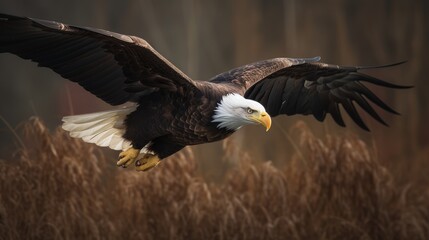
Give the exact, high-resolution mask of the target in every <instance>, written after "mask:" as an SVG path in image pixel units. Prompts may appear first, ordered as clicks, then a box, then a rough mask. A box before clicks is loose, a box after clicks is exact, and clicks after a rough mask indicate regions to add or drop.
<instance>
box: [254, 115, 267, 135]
mask: <svg viewBox="0 0 429 240" xmlns="http://www.w3.org/2000/svg"><path fill="white" fill-rule="evenodd" d="M253 119H254V120H255V121H256V122H257V123H259V124H261V125H262V126H264V127H265V131H267V132H268V130H270V128H271V117H270V115H269V114H268V113H266V112H263V113H261V114H260V115H259V116H256V117H255V118H253Z"/></svg>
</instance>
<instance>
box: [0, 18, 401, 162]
mask: <svg viewBox="0 0 429 240" xmlns="http://www.w3.org/2000/svg"><path fill="white" fill-rule="evenodd" d="M2 52H4V53H12V54H15V55H17V56H19V57H21V58H23V59H30V60H32V61H34V62H37V63H38V65H39V66H42V67H48V68H50V69H52V70H53V71H54V72H56V73H58V74H59V75H61V76H62V77H63V78H66V79H68V80H70V81H73V82H76V83H77V84H79V85H81V86H82V87H83V88H84V89H86V90H87V91H89V92H91V93H92V94H94V95H95V96H97V97H98V98H100V99H102V100H104V101H105V102H107V103H109V104H111V105H113V106H116V105H121V104H127V105H128V106H127V107H124V108H117V109H113V110H110V111H105V112H98V113H89V114H84V115H76V116H67V117H64V118H63V122H64V123H63V129H65V130H66V131H68V132H70V135H71V136H72V137H76V138H81V139H82V140H83V141H86V142H89V143H94V144H97V145H99V146H104V147H110V148H111V149H114V150H121V151H122V152H121V153H120V155H119V156H120V160H119V161H118V162H117V164H118V166H124V167H127V166H129V165H130V164H132V163H135V166H136V169H137V170H147V169H150V168H152V167H154V166H156V165H157V164H158V163H159V162H160V160H161V159H163V158H165V157H168V156H170V155H171V154H174V153H175V152H177V151H179V150H180V149H182V148H183V147H185V146H187V145H195V144H203V143H207V142H213V141H218V140H221V139H224V138H226V137H228V136H229V135H231V134H232V133H233V132H235V131H237V130H238V129H240V128H241V127H242V126H245V125H248V124H260V125H262V126H264V127H265V128H266V130H267V131H268V129H269V128H270V126H271V117H275V116H278V115H295V114H301V115H313V116H314V117H315V118H316V119H317V120H318V121H324V120H325V118H326V116H327V115H330V116H331V117H332V118H333V120H334V121H335V122H336V123H337V124H338V125H340V126H343V127H344V126H345V122H344V120H343V117H342V113H341V112H342V111H341V109H340V107H342V108H343V110H345V112H346V113H347V114H348V115H349V116H350V117H351V119H352V120H353V121H354V122H355V123H356V124H357V125H358V126H359V127H361V128H362V129H364V130H369V129H368V127H367V125H366V124H365V122H364V121H363V119H362V118H361V116H360V114H359V112H358V111H357V108H356V107H357V106H359V107H360V108H362V109H363V110H364V111H365V112H366V113H368V114H369V115H370V116H371V117H372V118H374V119H375V120H377V121H378V122H380V123H381V124H384V125H387V124H386V122H384V120H383V119H382V118H381V117H380V116H379V115H378V113H377V111H376V110H375V109H374V108H373V106H374V105H375V106H377V107H379V108H381V109H383V110H385V111H387V112H390V113H393V114H397V112H396V111H395V110H393V109H392V108H391V107H389V106H388V105H387V104H386V103H384V102H383V101H382V100H381V99H379V98H378V97H377V96H376V95H375V94H374V93H373V92H372V91H371V90H370V89H369V88H368V87H367V86H366V84H372V85H378V86H381V87H386V88H397V89H398V88H408V87H407V86H401V85H396V84H392V83H389V82H386V81H383V80H380V79H377V78H374V77H371V76H369V75H366V74H363V73H361V72H360V71H359V70H361V69H368V68H380V67H388V66H394V65H398V64H401V63H402V62H401V63H396V64H391V65H385V66H378V67H342V66H338V65H329V64H325V63H321V62H319V60H320V57H314V58H273V59H268V60H263V61H259V62H255V63H251V64H247V65H245V66H240V67H237V68H234V69H232V70H230V71H227V72H224V73H221V74H219V75H217V76H215V77H213V78H212V79H210V80H208V81H195V80H193V79H191V78H190V77H188V76H187V75H186V74H184V73H183V72H181V71H180V70H179V69H178V68H177V67H175V66H174V65H173V64H171V63H170V62H169V61H168V60H167V59H165V58H164V57H163V56H162V55H161V54H159V53H158V52H157V51H156V50H155V49H154V48H152V47H151V46H150V45H149V43H147V42H146V41H145V40H143V39H141V38H138V37H135V36H129V35H123V34H119V33H114V32H109V31H106V30H101V29H96V28H90V27H78V26H73V25H67V24H63V23H59V22H54V21H46V20H39V19H32V18H26V17H17V16H12V15H7V14H0V53H2Z"/></svg>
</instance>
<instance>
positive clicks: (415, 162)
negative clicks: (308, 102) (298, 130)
mask: <svg viewBox="0 0 429 240" xmlns="http://www.w3.org/2000/svg"><path fill="white" fill-rule="evenodd" d="M0 11H1V12H4V13H8V14H15V15H20V16H29V17H35V18H41V19H47V20H56V21H59V22H64V23H69V24H74V25H82V26H92V27H96V28H102V29H108V30H111V31H115V32H119V33H124V34H130V35H136V36H139V37H142V38H144V39H146V40H147V41H148V42H150V43H151V45H152V46H153V47H155V48H156V49H157V50H158V51H159V52H160V53H161V54H163V55H164V56H165V57H166V58H167V59H169V60H170V61H171V62H173V63H174V64H175V65H176V66H178V67H179V68H180V69H182V70H183V71H184V72H185V73H187V74H188V75H189V76H190V77H192V78H195V79H200V80H207V79H210V78H211V77H212V76H214V75H216V74H218V73H220V72H223V71H226V70H228V69H231V68H233V67H236V66H240V65H243V64H246V63H249V62H253V61H257V60H262V59H266V58H273V57H280V56H286V57H311V56H322V60H323V61H324V62H327V63H334V64H341V65H378V64H387V63H392V62H397V61H401V60H409V61H408V63H406V64H404V65H401V66H398V67H395V68H390V69H383V70H371V71H369V72H368V73H370V74H372V75H374V76H377V77H379V78H382V79H385V80H388V81H391V82H394V83H398V84H405V85H409V84H411V85H414V86H416V87H415V88H414V89H411V90H405V91H393V90H383V89H380V88H376V87H374V88H372V89H374V91H375V92H376V93H377V94H379V95H380V96H381V98H382V99H384V100H386V102H388V103H389V104H390V105H391V106H393V107H394V109H396V110H397V111H399V112H400V113H402V116H400V117H398V116H392V115H388V114H382V116H383V117H385V118H386V119H387V122H388V123H390V125H391V127H390V128H386V127H384V126H381V125H379V124H378V123H376V122H375V121H374V120H370V119H369V118H368V116H366V115H365V116H364V117H365V119H367V122H368V125H369V127H370V128H371V129H372V130H373V131H372V132H371V133H366V132H364V131H362V130H359V129H358V128H357V127H356V126H355V125H354V124H353V123H352V122H351V121H347V122H348V123H349V124H348V128H346V129H344V128H340V127H338V126H336V125H335V124H334V122H333V121H332V119H330V117H328V119H327V121H325V123H319V122H317V121H316V120H314V119H313V118H312V117H301V116H293V117H288V116H281V117H277V118H276V119H274V122H273V127H272V130H271V131H270V132H268V133H267V134H266V133H265V132H264V130H263V129H262V128H260V127H256V126H250V127H246V128H244V129H243V130H241V131H240V132H239V133H237V134H235V135H234V136H233V137H232V139H230V141H233V142H234V143H235V144H236V145H237V146H241V147H242V149H244V150H245V151H247V152H248V153H249V155H250V156H251V157H252V159H254V160H261V161H266V160H272V161H273V162H274V163H275V164H281V163H282V161H284V159H285V156H290V155H291V154H292V153H294V149H293V148H292V147H291V146H292V144H291V142H290V141H289V140H288V139H289V138H288V136H289V137H292V138H294V137H295V136H294V134H293V131H289V130H290V128H291V126H293V125H294V124H295V123H296V122H297V121H298V120H304V121H305V122H306V123H307V124H308V126H309V127H310V128H311V129H312V130H313V131H314V132H315V133H316V134H319V135H323V134H326V133H334V134H339V135H345V134H356V135H359V136H360V137H361V138H362V139H364V140H365V141H367V143H368V144H369V145H373V146H375V151H376V153H377V154H378V156H379V159H380V160H381V161H383V164H384V165H385V166H387V167H389V168H390V169H391V170H392V171H394V172H395V176H399V181H401V180H404V181H405V180H410V179H411V180H413V181H422V180H427V179H423V178H424V176H425V174H418V176H420V177H416V176H417V174H415V172H417V171H418V172H420V173H421V172H424V171H426V172H429V163H428V161H427V159H428V157H427V155H428V154H429V130H428V128H427V126H426V124H427V122H428V120H429V111H428V104H429V94H428V90H429V80H428V79H427V77H426V74H425V70H426V68H427V66H428V61H427V57H426V56H427V55H428V53H429V51H428V42H429V28H428V24H427V23H429V16H428V14H427V13H428V12H429V2H428V1H405V0H403V1H400V0H385V1H372V0H362V1H336V0H328V1H297V0H284V1H280V0H276V1H262V0H259V1H258V0H246V1H245V0H236V1H228V0H222V1H197V0H184V1H148V0H142V1H113V0H110V1H109V0H96V1H84V0H80V1H59V0H43V1H23V0H20V1H18V0H14V1H11V0H3V1H1V2H0ZM108 108H109V106H108V105H107V104H105V103H103V102H102V101H100V100H98V99H96V98H95V97H93V96H91V95H90V94H88V93H86V92H85V91H84V90H83V89H81V88H80V87H79V86H76V85H74V84H73V83H70V82H68V81H66V80H64V79H61V77H60V76H58V75H56V74H55V73H53V72H52V71H51V70H49V69H42V68H37V67H36V64H34V63H31V62H29V61H23V60H21V59H19V58H18V57H15V56H12V55H10V54H1V55H0V115H1V116H2V117H3V118H5V119H6V120H7V121H8V122H9V123H10V124H11V125H13V126H16V125H18V124H19V123H20V122H23V121H25V120H26V119H28V118H29V117H30V116H32V115H38V116H39V117H41V118H42V119H43V120H44V121H45V122H46V123H47V124H48V125H49V126H50V127H51V128H52V129H53V128H55V127H56V126H58V125H59V124H60V122H61V117H62V116H63V115H69V114H71V113H75V114H76V113H87V112H92V111H99V110H103V109H108ZM348 120H349V119H348ZM284 130H286V132H285V131H284ZM14 141H15V139H14V137H13V135H12V134H11V133H10V131H9V129H8V128H7V127H6V125H5V124H3V123H1V124H0V142H1V144H2V145H1V147H0V149H1V154H0V158H5V156H7V155H9V154H10V153H11V151H10V147H11V146H13V142H14ZM293 141H295V140H293ZM194 149H195V150H196V154H197V158H198V159H200V161H199V162H200V168H201V169H202V170H204V172H206V173H207V174H208V176H212V177H217V176H219V175H220V174H222V170H223V169H224V168H226V167H227V166H228V164H230V162H225V161H224V162H219V159H220V158H219V156H221V155H222V151H223V149H222V143H214V144H207V145H203V146H198V147H194ZM229 160H233V159H229Z"/></svg>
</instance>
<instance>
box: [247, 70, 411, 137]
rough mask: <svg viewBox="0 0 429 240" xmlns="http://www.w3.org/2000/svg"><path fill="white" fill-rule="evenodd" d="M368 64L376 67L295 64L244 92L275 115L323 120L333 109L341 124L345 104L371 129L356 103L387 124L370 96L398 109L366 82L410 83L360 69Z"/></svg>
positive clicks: (380, 103) (354, 118) (378, 102)
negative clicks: (360, 114) (371, 74)
mask: <svg viewBox="0 0 429 240" xmlns="http://www.w3.org/2000/svg"><path fill="white" fill-rule="evenodd" d="M401 63H403V62H401ZM401 63H397V64H391V65H386V66H379V67H388V66H393V65H398V64H401ZM367 68H374V67H340V66H336V65H328V64H323V63H304V64H299V65H294V66H290V67H286V68H283V69H281V70H279V71H276V72H274V73H272V74H270V75H268V76H267V77H265V78H262V79H260V80H259V81H257V82H256V83H255V84H254V85H252V86H251V87H250V88H248V89H247V91H246V92H245V94H244V96H245V97H246V98H249V99H253V100H256V101H258V102H260V103H261V104H262V105H264V106H265V108H266V110H267V112H268V113H269V114H270V115H271V116H277V115H279V114H287V115H294V114H303V115H308V114H312V115H313V116H314V117H315V118H316V119H317V120H319V121H323V120H324V119H325V117H326V114H327V113H330V114H331V115H332V117H333V119H334V120H335V122H336V123H337V124H339V125H341V126H345V124H344V121H343V118H342V116H341V113H340V109H339V105H341V106H343V108H344V109H345V110H346V112H347V113H348V114H349V115H350V117H351V118H352V119H353V120H354V122H355V123H356V124H357V125H359V126H360V127H361V128H363V129H365V130H369V129H368V127H367V126H366V124H365V122H364V121H363V120H362V118H361V117H360V116H359V113H358V111H357V110H356V106H355V103H357V105H359V106H360V107H361V108H362V109H363V110H364V111H366V112H367V113H369V115H371V116H372V117H373V118H374V119H376V120H377V121H379V122H380V123H382V124H384V125H387V124H386V123H385V122H384V121H383V119H382V118H381V117H380V116H379V115H378V114H377V112H376V111H375V110H374V109H373V107H372V106H371V105H370V104H369V103H368V100H369V101H371V102H373V103H374V104H376V105H377V106H379V107H380V108H382V109H384V110H386V111H388V112H390V113H394V114H397V112H396V111H394V110H393V109H392V108H391V107H389V106H388V105H387V104H386V103H384V102H383V101H382V100H380V99H379V98H378V97H377V96H376V95H375V94H374V93H373V92H372V91H371V90H369V89H368V88H367V87H366V86H365V85H364V84H363V82H367V83H371V84H375V85H379V86H382V87H387V88H408V86H399V85H395V84H391V83H388V82H385V81H382V80H380V79H377V78H374V77H371V76H368V75H366V74H363V73H360V72H358V70H359V69H367ZM377 68H378V67H377Z"/></svg>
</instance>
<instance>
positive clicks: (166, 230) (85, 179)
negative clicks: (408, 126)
mask: <svg viewBox="0 0 429 240" xmlns="http://www.w3.org/2000/svg"><path fill="white" fill-rule="evenodd" d="M300 131H301V132H302V134H301V137H300V141H301V151H302V155H303V158H300V157H294V158H291V159H285V164H284V166H281V167H276V166H273V165H272V164H270V163H269V162H266V163H262V164H254V163H252V160H251V159H250V160H249V158H251V157H249V156H248V155H246V153H244V152H240V150H239V149H238V150H237V149H234V146H231V145H230V146H226V148H227V149H229V150H228V151H227V152H236V151H239V152H240V153H239V154H238V155H237V154H236V153H234V154H235V155H234V156H235V157H237V156H242V158H243V160H241V161H239V162H238V163H237V164H236V165H235V166H234V167H232V168H231V169H230V170H229V171H228V172H227V173H226V175H225V179H224V180H223V181H222V182H221V183H217V184H215V183H211V182H208V181H206V180H205V179H204V177H203V176H202V175H201V174H200V172H199V171H198V167H197V163H198V161H197V160H196V159H195V158H194V156H193V154H192V151H191V150H190V149H189V148H187V149H185V150H183V151H182V152H180V153H179V154H176V155H175V156H173V157H171V158H169V159H167V160H166V161H164V162H162V164H160V166H159V167H157V168H155V169H154V170H152V171H150V172H147V173H139V172H134V171H132V170H125V169H116V168H114V162H113V161H112V159H107V158H106V157H105V154H103V153H102V152H100V151H99V149H98V148H97V147H93V146H92V145H88V144H85V143H83V142H81V141H80V140H76V139H71V138H69V137H68V136H67V135H66V133H64V132H63V131H61V130H58V131H56V132H55V133H53V134H51V133H49V131H48V130H47V129H46V127H45V126H44V125H43V124H42V123H41V122H40V121H39V120H38V119H32V120H30V121H29V122H28V123H26V124H25V126H24V127H23V132H24V134H23V142H24V143H23V145H25V147H24V146H23V147H22V148H19V149H16V153H15V155H14V156H15V157H14V159H8V160H5V161H1V162H0V237H1V238H2V239H82V238H87V239H429V204H428V203H429V193H428V188H427V187H426V188H420V189H419V191H417V189H416V188H413V187H411V186H409V187H401V186H397V185H395V181H394V178H393V177H392V176H391V174H390V173H389V172H388V171H387V170H386V169H385V168H383V167H382V166H381V165H380V164H379V163H378V161H377V160H376V159H375V158H374V156H373V154H372V153H371V149H370V148H368V146H366V144H365V143H364V142H362V141H361V140H359V139H357V138H356V137H347V138H339V137H335V136H326V137H324V138H323V139H321V138H316V137H314V136H312V134H311V133H310V132H309V131H307V130H303V129H302V130H300ZM229 144H233V143H232V142H230V143H229ZM226 145H228V144H226ZM226 157H228V156H226ZM219 161H220V164H221V163H222V162H221V160H219Z"/></svg>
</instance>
